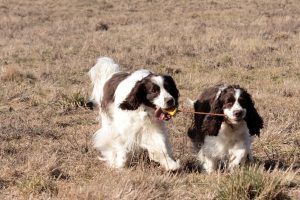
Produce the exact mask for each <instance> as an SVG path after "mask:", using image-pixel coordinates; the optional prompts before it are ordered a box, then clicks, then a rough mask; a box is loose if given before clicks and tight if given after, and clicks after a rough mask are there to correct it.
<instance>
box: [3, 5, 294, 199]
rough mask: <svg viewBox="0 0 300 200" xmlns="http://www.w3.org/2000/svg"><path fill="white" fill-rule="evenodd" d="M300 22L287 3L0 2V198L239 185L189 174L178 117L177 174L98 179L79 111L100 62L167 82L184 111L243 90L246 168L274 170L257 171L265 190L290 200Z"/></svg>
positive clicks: (184, 122) (139, 166)
mask: <svg viewBox="0 0 300 200" xmlns="http://www.w3.org/2000/svg"><path fill="white" fill-rule="evenodd" d="M299 13H300V7H299V2H298V1H297V0H287V1H282V0H262V1H241V0H231V1H221V0H214V1H208V0H206V1H196V0H192V1H182V0H180V1H172V0H171V1H156V0H152V1H151V0H150V1H128V0H125V1H114V0H113V1H104V0H90V1H80V0H71V1H69V0H61V1H46V0H40V1H30V0H23V1H17V0H11V1H5V0H2V1H0V19H1V20H0V58H1V59H0V69H1V74H0V77H1V78H0V81H1V83H0V141H1V142H0V166H1V171H0V199H29V198H31V199H48V198H51V199H213V198H215V197H220V193H219V192H220V190H219V188H220V187H221V186H222V184H224V181H223V180H225V182H227V181H228V182H230V180H235V179H234V178H235V177H242V178H243V175H241V174H243V173H244V172H243V171H242V170H238V171H237V173H236V175H234V176H231V175H230V176H228V175H227V174H226V173H225V174H222V173H215V174H212V175H209V176H208V175H205V174H202V173H199V172H197V170H196V171H192V170H188V169H190V168H191V166H196V163H194V162H193V157H192V155H191V153H190V149H189V146H190V143H189V140H188V138H187V136H186V130H187V127H188V125H189V123H190V121H191V116H190V115H183V114H179V115H178V116H177V117H175V118H174V120H173V122H171V123H168V127H169V128H170V134H171V140H172V144H173V146H174V154H175V157H176V158H179V159H180V160H181V161H182V163H183V165H186V167H185V169H184V170H183V171H182V172H181V173H178V174H172V173H166V172H163V171H161V168H160V167H159V166H158V165H156V164H155V163H151V162H148V161H147V159H137V160H136V162H135V163H133V166H132V167H130V168H129V169H124V170H119V171H118V170H112V169H108V168H106V167H105V165H104V164H103V163H102V162H100V161H98V160H97V158H96V157H97V153H96V152H95V151H94V150H93V149H92V148H91V144H90V139H91V136H92V134H93V133H94V132H95V131H96V130H97V129H98V128H99V125H98V123H97V121H96V117H97V112H92V111H90V110H87V109H85V107H84V101H85V100H86V99H87V98H88V96H89V93H90V89H91V88H90V81H89V79H88V76H87V71H88V70H89V68H90V67H91V66H92V65H93V64H94V63H95V60H96V58H97V57H98V56H110V57H112V58H114V59H115V60H116V61H117V62H119V63H120V64H121V65H122V67H123V68H124V69H125V70H134V69H138V68H147V69H150V70H152V71H154V72H164V73H166V72H167V73H169V74H171V75H172V76H173V77H174V79H175V80H176V82H177V85H178V87H179V89H180V92H181V103H182V105H184V102H185V99H186V97H189V98H192V99H193V98H196V97H197V95H198V94H199V93H200V92H201V91H202V90H203V88H205V87H207V86H211V85H214V84H216V83H228V84H240V85H242V86H243V87H245V88H247V89H248V90H249V91H250V92H251V94H252V95H253V98H254V99H255V101H256V105H257V107H258V109H259V112H260V113H261V115H262V116H263V118H264V120H265V128H264V129H263V132H262V134H261V137H260V138H255V140H254V143H253V153H254V156H255V159H256V163H257V164H258V165H261V166H262V167H265V168H271V169H273V168H274V167H275V165H278V169H277V170H276V173H274V174H272V173H271V172H268V171H262V172H261V176H263V178H264V179H262V180H265V179H268V177H270V176H278V177H279V179H280V182H279V183H278V184H277V185H275V186H276V187H273V185H271V186H272V187H267V186H266V187H264V188H267V189H268V188H271V190H272V191H271V193H272V192H275V193H276V192H280V195H284V197H287V198H291V199H299V197H300V186H299V179H300V178H299V174H297V171H296V170H297V169H299V165H300V163H299V160H300V159H299V158H300V148H299V147H300V125H299V121H300V110H299V105H300V90H299V88H300V59H299V58H300V57H299V52H300V33H299V31H300V21H299V19H300V14H299ZM288 168H289V169H288ZM287 169H288V171H286V170H287ZM250 172H252V171H251V169H250V170H249V173H250ZM253 173H254V175H255V173H256V172H253ZM240 175H241V176H240ZM294 175H295V176H294ZM230 177H232V179H228V178H230ZM283 177H292V178H291V179H288V181H287V182H286V181H282V179H283ZM253 180H254V179H253ZM232 184H234V185H233V186H234V187H233V188H239V189H241V188H242V189H243V188H245V187H243V185H242V184H240V183H236V182H235V181H233V182H232ZM261 187H263V186H261ZM237 191H238V189H233V191H232V193H230V192H229V193H227V194H228V195H232V194H234V192H237ZM239 194H240V193H239ZM251 194H252V193H251ZM272 194H274V193H272ZM276 194H277V193H276ZM278 194H279V193H278ZM224 198H226V197H224ZM224 198H223V199H224ZM262 199H270V198H268V197H264V198H262Z"/></svg>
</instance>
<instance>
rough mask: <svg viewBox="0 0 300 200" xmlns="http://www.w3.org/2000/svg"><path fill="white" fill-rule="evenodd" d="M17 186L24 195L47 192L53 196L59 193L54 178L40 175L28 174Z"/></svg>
mask: <svg viewBox="0 0 300 200" xmlns="http://www.w3.org/2000/svg"><path fill="white" fill-rule="evenodd" d="M17 188H18V190H19V191H20V192H21V193H23V194H24V195H29V194H41V193H44V192H46V193H49V194H51V196H52V195H57V193H58V188H57V186H56V184H55V183H54V182H53V181H52V180H50V179H48V178H43V177H42V176H38V175H34V176H27V177H26V178H24V179H23V180H22V181H20V182H18V183H17Z"/></svg>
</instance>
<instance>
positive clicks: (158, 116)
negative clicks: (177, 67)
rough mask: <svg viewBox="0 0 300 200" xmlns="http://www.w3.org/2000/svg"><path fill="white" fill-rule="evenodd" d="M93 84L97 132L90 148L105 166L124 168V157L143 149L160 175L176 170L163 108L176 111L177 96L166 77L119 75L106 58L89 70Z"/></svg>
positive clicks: (145, 72)
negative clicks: (160, 169)
mask: <svg viewBox="0 0 300 200" xmlns="http://www.w3.org/2000/svg"><path fill="white" fill-rule="evenodd" d="M89 75H90V78H91V80H92V83H93V92H92V96H91V102H93V103H92V104H96V105H98V108H99V110H100V117H101V128H100V129H99V130H98V131H97V132H96V133H95V135H94V139H93V142H94V147H95V148H96V149H97V150H98V151H100V153H101V159H102V160H104V161H106V162H107V164H108V165H109V166H111V167H115V168H122V167H124V166H125V164H126V161H127V159H128V155H131V154H133V153H134V152H135V151H136V150H137V149H140V148H141V149H146V150H147V151H148V152H149V157H150V159H152V160H154V161H157V162H159V163H160V164H161V165H162V166H163V167H164V168H165V169H166V170H177V169H178V168H179V166H180V165H179V161H175V160H174V158H173V156H172V151H171V146H170V143H169V138H168V133H167V130H166V127H165V122H164V121H165V120H168V119H170V116H169V115H168V114H166V113H165V112H163V110H164V109H175V108H177V106H178V98H179V92H178V90H177V88H176V84H175V82H174V80H173V78H172V77H171V76H168V75H158V74H153V73H151V72H150V71H148V70H144V69H142V70H137V71H135V72H133V73H127V72H121V71H120V67H119V65H118V64H116V63H115V62H114V61H113V60H112V59H111V58H107V57H102V58H99V59H98V61H97V63H96V64H95V66H93V67H92V68H91V70H90V71H89Z"/></svg>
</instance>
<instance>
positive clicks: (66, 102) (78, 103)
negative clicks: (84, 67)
mask: <svg viewBox="0 0 300 200" xmlns="http://www.w3.org/2000/svg"><path fill="white" fill-rule="evenodd" d="M85 102H86V99H85V97H84V96H83V95H82V94H81V93H80V92H76V93H75V94H72V95H70V96H68V95H63V96H62V100H61V101H60V104H61V105H62V106H63V108H64V109H67V110H70V109H74V108H78V107H85Z"/></svg>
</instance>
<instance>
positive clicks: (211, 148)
mask: <svg viewBox="0 0 300 200" xmlns="http://www.w3.org/2000/svg"><path fill="white" fill-rule="evenodd" d="M250 145H251V138H250V134H249V130H248V128H247V124H246V122H245V121H242V122H240V123H239V124H237V125H229V124H227V123H225V122H223V123H222V125H221V128H220V130H219V133H218V136H206V137H205V140H204V144H203V146H202V148H201V150H200V151H199V153H198V159H199V160H200V161H201V162H202V163H203V168H204V169H205V170H206V171H207V172H208V173H211V172H213V171H214V170H215V169H216V168H217V164H218V161H219V160H228V161H229V163H228V167H229V169H230V170H232V169H234V167H236V166H238V165H239V164H243V163H244V162H245V161H246V158H247V155H248V154H249V155H250V156H251V151H250Z"/></svg>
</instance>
